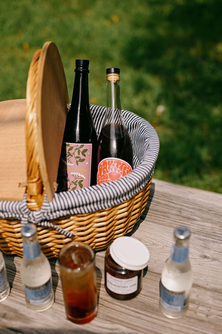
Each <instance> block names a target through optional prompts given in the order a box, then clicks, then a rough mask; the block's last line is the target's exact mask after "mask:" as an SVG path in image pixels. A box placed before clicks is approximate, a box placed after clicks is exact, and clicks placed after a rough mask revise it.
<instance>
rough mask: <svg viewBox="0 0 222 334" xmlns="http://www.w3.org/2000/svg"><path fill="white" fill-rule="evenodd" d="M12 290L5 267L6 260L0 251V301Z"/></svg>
mask: <svg viewBox="0 0 222 334" xmlns="http://www.w3.org/2000/svg"><path fill="white" fill-rule="evenodd" d="M9 292H10V287H9V284H8V280H7V274H6V268H5V260H4V257H3V255H2V252H0V302H3V300H5V299H6V298H7V297H8V295H9Z"/></svg>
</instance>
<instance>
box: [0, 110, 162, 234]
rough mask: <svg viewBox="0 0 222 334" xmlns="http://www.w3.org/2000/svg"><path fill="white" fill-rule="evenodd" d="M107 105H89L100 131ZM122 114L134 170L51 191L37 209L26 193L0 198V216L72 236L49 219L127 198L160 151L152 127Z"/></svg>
mask: <svg viewBox="0 0 222 334" xmlns="http://www.w3.org/2000/svg"><path fill="white" fill-rule="evenodd" d="M105 111H106V108H105V107H99V106H91V112H92V117H93V120H94V124H95V127H96V130H97V133H98V134H99V133H100V131H101V128H102V124H103V119H104V115H105ZM122 117H123V121H124V122H125V125H126V127H127V129H128V131H129V134H130V137H131V140H132V143H133V151H134V158H133V171H132V172H131V173H129V174H128V175H126V176H125V177H124V178H122V179H119V180H117V181H114V182H109V183H104V184H101V185H96V186H92V187H89V188H84V189H81V190H76V191H70V192H62V193H58V194H57V193H56V194H54V198H53V201H52V202H49V201H48V200H47V196H45V199H44V203H43V206H42V208H41V210H39V211H30V210H29V209H28V208H27V205H26V195H25V196H24V198H23V201H22V202H7V201H2V202H0V218H14V219H18V220H21V221H22V223H27V222H32V223H35V224H38V225H41V226H48V227H53V228H55V229H56V230H57V231H59V232H60V233H63V234H64V235H66V236H68V237H71V236H72V233H70V232H67V231H64V230H62V229H61V228H59V227H57V226H55V225H53V223H51V222H50V220H52V219H56V218H61V217H64V216H67V215H75V214H79V213H81V214H84V213H89V212H93V211H98V210H102V209H107V208H109V207H111V206H114V205H117V204H119V203H121V202H123V201H125V200H129V199H130V198H132V197H133V196H134V195H135V194H137V193H138V192H139V191H140V190H141V189H143V188H144V186H145V185H146V184H147V183H148V181H149V180H150V178H151V177H152V175H153V172H154V167H155V163H156V160H157V157H158V153H159V138H158V135H157V133H156V131H155V129H154V128H153V127H152V126H151V125H150V124H149V123H148V122H147V121H146V120H144V119H143V118H141V117H139V116H137V115H135V114H134V113H132V112H129V111H126V110H122Z"/></svg>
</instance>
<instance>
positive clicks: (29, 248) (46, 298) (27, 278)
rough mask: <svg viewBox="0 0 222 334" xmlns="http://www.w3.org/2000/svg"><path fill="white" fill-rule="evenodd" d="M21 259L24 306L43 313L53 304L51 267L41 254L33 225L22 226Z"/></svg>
mask: <svg viewBox="0 0 222 334" xmlns="http://www.w3.org/2000/svg"><path fill="white" fill-rule="evenodd" d="M21 233H22V239H23V258H22V262H21V268H20V270H21V279H22V283H23V285H24V288H25V298H26V305H27V307H28V308H30V309H32V310H35V311H39V312H40V311H45V310H47V309H48V308H49V307H50V306H51V305H52V304H53V302H54V293H53V290H52V275H51V267H50V264H49V261H48V259H47V258H46V256H45V255H44V254H43V253H42V251H41V248H40V245H39V241H38V238H37V229H36V226H35V225H34V224H30V223H28V224H25V225H23V226H22V230H21Z"/></svg>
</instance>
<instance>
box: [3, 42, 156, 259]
mask: <svg viewBox="0 0 222 334" xmlns="http://www.w3.org/2000/svg"><path fill="white" fill-rule="evenodd" d="M68 102H69V101H68V93H67V86H66V80H65V74H64V70H63V66H62V62H61V58H60V55H59V52H58V49H57V47H56V45H55V44H54V43H53V42H47V43H45V44H44V46H43V48H42V49H41V50H38V51H36V52H35V54H34V56H33V59H32V62H31V65H30V69H29V75H28V81H27V94H26V100H23V102H22V103H23V104H22V107H23V108H24V107H25V108H26V119H25V129H26V160H27V161H26V165H27V175H26V176H27V180H26V181H25V182H24V184H22V183H21V184H20V186H21V185H24V186H25V188H24V196H23V199H22V200H21V201H15V200H13V199H12V200H2V201H0V249H1V250H2V251H3V252H4V253H7V254H17V255H19V256H22V254H23V251H22V238H21V233H20V230H21V225H22V223H26V222H27V221H31V222H33V223H36V224H37V225H38V227H37V231H38V238H39V242H40V245H41V248H42V250H43V252H44V253H45V254H46V256H47V257H48V258H51V257H57V255H58V253H59V251H60V249H61V248H62V247H63V246H64V245H65V244H67V243H69V242H71V241H74V240H75V241H76V240H78V241H82V242H85V243H87V244H89V245H90V246H91V247H92V248H93V249H94V250H95V251H96V250H101V249H105V248H106V247H107V246H108V245H109V244H110V243H111V242H112V241H113V239H115V238H117V237H119V236H122V235H125V234H127V233H129V232H130V231H131V230H132V229H133V227H134V225H135V223H136V222H137V221H138V220H139V218H140V216H141V214H142V212H143V211H144V209H145V206H146V204H147V199H148V196H149V192H150V186H151V180H152V174H153V171H154V166H155V162H156V159H157V156H158V152H159V140H158V136H157V134H156V132H155V130H154V129H153V128H152V126H151V125H150V124H149V123H148V122H146V121H145V120H143V119H141V118H140V117H138V116H137V115H135V114H133V113H131V112H127V111H123V116H124V117H125V123H126V126H127V127H128V130H129V133H130V135H131V139H132V142H133V147H134V151H135V152H136V154H135V156H134V165H135V167H134V170H133V171H132V172H131V173H130V174H128V175H127V176H126V177H124V178H122V179H121V180H117V181H115V182H110V183H107V184H102V185H96V186H93V187H89V188H84V189H81V190H78V191H74V192H68V193H61V194H58V193H56V188H57V184H56V179H57V171H58V165H59V159H60V150H61V145H62V139H63V131H64V127H65V122H66V115H67V112H68ZM0 108H1V106H0ZM91 111H92V115H93V118H94V122H95V127H96V130H97V132H98V133H99V132H100V130H101V124H102V122H101V119H102V118H103V116H104V113H105V108H104V107H99V106H91ZM128 120H129V122H128ZM127 122H128V123H127ZM144 129H145V130H144ZM144 133H146V135H144ZM147 133H148V134H147ZM21 181H24V180H21ZM0 198H1V196H0Z"/></svg>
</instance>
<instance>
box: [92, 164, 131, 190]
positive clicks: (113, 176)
mask: <svg viewBox="0 0 222 334" xmlns="http://www.w3.org/2000/svg"><path fill="white" fill-rule="evenodd" d="M131 171H132V167H131V166H130V164H128V162H126V161H124V160H122V159H118V158H106V159H103V160H102V161H100V163H99V165H98V173H97V184H102V183H105V182H111V181H116V180H118V179H121V178H122V177H124V176H125V175H127V174H129V173H130V172H131Z"/></svg>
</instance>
